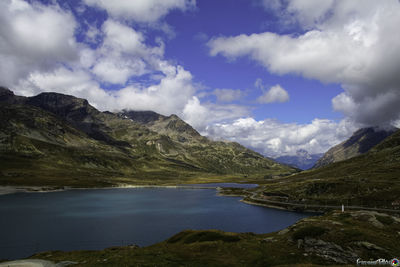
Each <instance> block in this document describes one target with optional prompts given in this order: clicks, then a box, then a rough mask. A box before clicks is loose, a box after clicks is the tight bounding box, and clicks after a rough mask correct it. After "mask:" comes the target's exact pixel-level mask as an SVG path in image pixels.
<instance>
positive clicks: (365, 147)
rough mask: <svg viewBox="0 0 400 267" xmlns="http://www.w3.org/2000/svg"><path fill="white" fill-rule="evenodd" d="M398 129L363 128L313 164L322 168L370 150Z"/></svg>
mask: <svg viewBox="0 0 400 267" xmlns="http://www.w3.org/2000/svg"><path fill="white" fill-rule="evenodd" d="M396 130H397V129H396V128H393V129H388V130H387V129H381V128H378V127H368V128H361V129H358V130H357V131H355V132H354V133H353V134H352V136H351V137H350V138H349V139H347V140H345V141H343V142H342V143H340V144H338V145H336V146H333V147H332V148H330V149H329V150H328V151H327V152H326V153H325V154H324V155H323V156H322V157H321V158H320V159H319V160H318V161H317V162H316V164H315V165H314V166H313V168H320V167H323V166H326V165H328V164H331V163H334V162H339V161H343V160H346V159H350V158H353V157H355V156H358V155H361V154H364V153H366V152H368V151H369V150H370V149H371V148H373V147H374V146H375V145H377V144H379V143H380V142H382V141H383V140H384V139H385V138H387V137H388V136H390V135H391V134H393V133H394V132H395V131H396Z"/></svg>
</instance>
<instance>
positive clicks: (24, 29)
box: [0, 0, 78, 86]
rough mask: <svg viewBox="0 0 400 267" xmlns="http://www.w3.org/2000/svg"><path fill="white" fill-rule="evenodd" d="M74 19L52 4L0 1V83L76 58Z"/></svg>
mask: <svg viewBox="0 0 400 267" xmlns="http://www.w3.org/2000/svg"><path fill="white" fill-rule="evenodd" d="M76 25H77V24H76V23H75V20H74V17H73V16H72V15H71V14H70V13H68V12H66V11H63V10H61V9H60V8H59V7H58V6H56V5H49V6H44V5H41V4H39V3H35V4H33V5H30V4H28V3H27V2H25V1H22V0H3V1H1V2H0V62H1V64H0V83H1V84H3V85H6V86H11V85H13V84H14V83H16V82H17V81H18V80H19V79H22V78H25V77H26V76H28V75H29V73H30V72H31V71H32V70H41V71H47V70H51V69H53V68H54V67H55V66H57V64H58V62H71V61H74V60H76V59H78V49H77V45H76V42H75V38H74V31H75V29H76Z"/></svg>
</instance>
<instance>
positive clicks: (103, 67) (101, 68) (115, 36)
mask: <svg viewBox="0 0 400 267" xmlns="http://www.w3.org/2000/svg"><path fill="white" fill-rule="evenodd" d="M102 31H103V33H104V41H103V44H102V46H101V47H100V48H99V49H98V51H96V53H97V59H96V62H93V64H94V65H93V70H92V71H93V73H94V74H95V75H97V77H98V78H99V79H100V80H101V81H104V82H108V83H113V84H122V85H124V84H125V83H126V82H127V81H128V79H129V78H131V77H133V76H142V75H143V74H146V73H149V72H151V71H153V70H154V68H158V62H159V61H160V58H161V57H162V56H163V54H164V44H163V43H162V42H161V41H160V42H159V46H155V47H149V46H147V45H146V44H145V38H144V36H143V35H142V34H141V33H140V32H137V31H135V30H134V29H133V28H131V27H128V26H126V25H123V24H121V23H119V22H116V21H114V20H112V19H108V20H107V21H105V22H104V24H103V26H102Z"/></svg>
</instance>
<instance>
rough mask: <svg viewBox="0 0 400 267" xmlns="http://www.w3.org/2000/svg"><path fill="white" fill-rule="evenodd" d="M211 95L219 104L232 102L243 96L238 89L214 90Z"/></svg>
mask: <svg viewBox="0 0 400 267" xmlns="http://www.w3.org/2000/svg"><path fill="white" fill-rule="evenodd" d="M213 94H214V95H215V96H216V97H217V100H218V101H219V102H232V101H235V100H238V99H240V98H241V97H242V96H243V92H242V91H241V90H239V89H236V90H234V89H215V90H214V91H213Z"/></svg>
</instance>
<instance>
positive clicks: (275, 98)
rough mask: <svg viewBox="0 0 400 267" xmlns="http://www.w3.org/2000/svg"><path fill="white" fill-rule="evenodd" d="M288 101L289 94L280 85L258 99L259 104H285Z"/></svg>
mask: <svg viewBox="0 0 400 267" xmlns="http://www.w3.org/2000/svg"><path fill="white" fill-rule="evenodd" d="M256 84H257V82H256ZM287 101H289V94H288V92H287V91H286V90H285V89H283V88H282V87H281V86H280V85H279V84H277V85H275V86H272V87H271V88H270V89H269V90H268V91H266V92H264V94H263V95H262V96H260V97H258V98H257V102H258V103H262V104H266V103H273V102H280V103H283V102H287Z"/></svg>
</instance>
